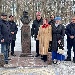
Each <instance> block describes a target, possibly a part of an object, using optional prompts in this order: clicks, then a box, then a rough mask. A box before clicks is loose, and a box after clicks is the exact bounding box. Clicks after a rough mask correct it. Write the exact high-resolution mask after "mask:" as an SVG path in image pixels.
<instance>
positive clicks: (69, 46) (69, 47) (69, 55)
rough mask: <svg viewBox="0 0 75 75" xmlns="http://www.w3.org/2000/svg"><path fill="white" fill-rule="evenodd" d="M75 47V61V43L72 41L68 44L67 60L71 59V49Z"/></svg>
mask: <svg viewBox="0 0 75 75" xmlns="http://www.w3.org/2000/svg"><path fill="white" fill-rule="evenodd" d="M72 47H73V52H74V57H73V59H74V60H75V41H71V43H67V49H68V51H67V55H68V56H67V58H68V59H71V48H72Z"/></svg>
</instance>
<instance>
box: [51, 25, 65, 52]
mask: <svg viewBox="0 0 75 75" xmlns="http://www.w3.org/2000/svg"><path fill="white" fill-rule="evenodd" d="M64 35H65V30H64V26H63V25H58V26H57V27H56V26H55V25H52V51H57V50H58V41H59V40H61V42H62V45H64Z"/></svg>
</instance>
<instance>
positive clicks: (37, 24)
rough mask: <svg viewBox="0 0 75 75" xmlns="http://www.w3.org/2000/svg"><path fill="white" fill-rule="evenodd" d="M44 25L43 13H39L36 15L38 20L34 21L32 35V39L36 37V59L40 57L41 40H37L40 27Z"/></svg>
mask: <svg viewBox="0 0 75 75" xmlns="http://www.w3.org/2000/svg"><path fill="white" fill-rule="evenodd" d="M42 24H43V20H42V17H41V13H40V12H37V13H36V19H35V20H34V21H33V24H32V29H31V35H32V37H33V35H34V39H35V40H36V57H38V56H39V40H37V39H36V38H37V35H38V30H39V27H40V25H42Z"/></svg>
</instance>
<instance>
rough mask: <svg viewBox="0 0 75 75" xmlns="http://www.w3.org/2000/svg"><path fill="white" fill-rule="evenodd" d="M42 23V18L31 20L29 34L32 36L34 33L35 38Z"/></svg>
mask: <svg viewBox="0 0 75 75" xmlns="http://www.w3.org/2000/svg"><path fill="white" fill-rule="evenodd" d="M42 24H43V20H42V18H41V19H40V20H39V21H38V20H37V19H36V20H34V21H33V24H32V30H31V35H32V36H33V35H34V38H35V39H36V38H37V35H38V30H39V27H40V25H42Z"/></svg>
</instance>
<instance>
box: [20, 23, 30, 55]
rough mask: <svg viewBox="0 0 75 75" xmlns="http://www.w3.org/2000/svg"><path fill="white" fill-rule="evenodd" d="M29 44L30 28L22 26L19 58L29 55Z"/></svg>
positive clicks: (25, 25)
mask: <svg viewBox="0 0 75 75" xmlns="http://www.w3.org/2000/svg"><path fill="white" fill-rule="evenodd" d="M30 43H31V38H30V26H29V25H27V24H24V25H23V26H22V28H21V46H22V54H21V56H26V55H28V54H30V53H31V50H30Z"/></svg>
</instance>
